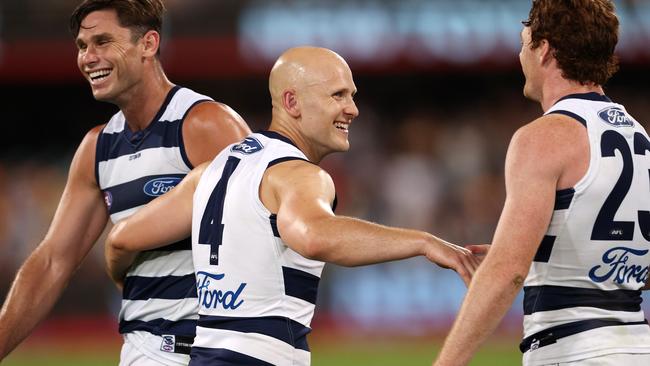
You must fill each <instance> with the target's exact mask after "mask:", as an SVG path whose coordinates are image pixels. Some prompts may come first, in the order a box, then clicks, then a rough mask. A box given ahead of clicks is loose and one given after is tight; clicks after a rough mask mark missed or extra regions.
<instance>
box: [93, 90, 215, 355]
mask: <svg viewBox="0 0 650 366" xmlns="http://www.w3.org/2000/svg"><path fill="white" fill-rule="evenodd" d="M208 100H211V99H210V98H209V97H206V96H204V95H200V94H197V93H195V92H194V91H192V90H189V89H186V88H181V87H178V86H175V87H174V88H173V89H172V90H171V91H170V92H169V94H168V95H167V98H166V99H165V101H164V103H163V105H162V106H161V108H160V110H159V111H158V113H157V115H156V116H155V117H154V119H153V121H152V122H151V124H150V125H149V126H147V128H146V129H144V130H142V131H138V132H135V133H134V132H132V131H130V129H129V128H128V125H127V124H126V121H125V117H124V115H123V114H122V112H121V111H120V112H118V113H117V114H115V115H114V116H113V117H112V118H111V120H110V121H109V122H108V124H107V125H106V126H105V127H104V129H103V130H102V132H101V134H100V135H99V137H98V140H97V150H96V151H97V152H96V179H97V182H99V187H100V189H101V190H102V191H103V193H104V198H105V201H106V205H107V207H108V211H109V214H110V217H111V220H112V221H113V222H114V223H115V222H118V221H120V220H122V219H124V218H126V217H128V216H130V215H132V214H133V213H134V212H136V211H137V210H138V209H139V208H140V207H142V206H143V205H145V204H146V203H148V202H149V201H151V200H153V199H154V198H156V197H157V196H160V195H162V194H163V193H165V192H167V191H169V190H170V189H172V188H173V187H174V186H176V184H178V182H180V181H181V179H183V177H185V175H186V174H187V173H188V172H189V171H190V170H191V168H192V166H191V163H190V162H189V160H188V158H187V156H186V154H185V149H184V147H183V138H182V125H183V120H184V119H185V116H186V115H187V113H188V112H189V110H190V109H191V108H192V107H193V106H194V105H196V104H198V103H201V102H204V101H208ZM122 295H123V299H122V308H121V311H120V333H123V334H127V337H134V338H135V339H132V340H131V341H132V342H131V343H133V344H134V345H140V346H141V347H140V348H141V349H140V350H141V351H142V352H143V353H145V354H147V355H148V356H150V357H152V358H154V359H157V360H159V361H160V362H164V361H163V360H160V358H161V357H162V358H163V359H169V358H171V359H174V360H178V359H179V358H183V357H184V358H185V363H186V362H187V360H188V358H187V357H188V356H187V355H181V354H173V353H172V354H162V356H160V350H161V345H160V340H157V341H153V342H152V341H151V340H148V339H146V338H147V337H149V336H150V335H151V334H154V335H158V336H161V335H174V336H176V337H183V338H185V339H188V338H189V339H190V340H191V338H192V337H194V334H195V328H196V319H197V317H198V315H197V302H196V289H195V280H194V269H193V266H192V261H191V241H190V238H187V239H186V240H183V241H181V242H178V243H175V244H172V245H169V246H167V247H163V248H160V249H156V250H150V251H146V252H142V253H140V254H139V255H138V257H137V259H136V261H135V263H134V265H133V266H132V267H131V269H130V270H129V272H128V274H127V277H126V279H125V282H124V291H123V294H122ZM152 343H153V344H156V343H157V345H156V346H155V349H147V348H153V347H154V346H146V344H152ZM188 350H189V348H188Z"/></svg>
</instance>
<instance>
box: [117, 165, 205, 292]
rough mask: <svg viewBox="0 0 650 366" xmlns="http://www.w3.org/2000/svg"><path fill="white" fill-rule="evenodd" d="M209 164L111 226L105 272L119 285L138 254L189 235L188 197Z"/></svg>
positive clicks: (201, 166) (193, 171)
mask: <svg viewBox="0 0 650 366" xmlns="http://www.w3.org/2000/svg"><path fill="white" fill-rule="evenodd" d="M208 164H209V163H203V164H201V165H199V166H198V167H196V168H195V169H194V170H192V171H191V172H190V173H189V174H188V175H187V176H185V178H184V179H183V180H182V181H181V182H180V183H179V184H178V185H177V186H176V187H174V189H172V190H171V191H169V192H167V193H165V194H164V195H162V196H160V197H158V198H156V199H154V200H153V201H151V202H149V203H148V204H147V205H146V206H144V207H143V208H142V209H140V210H138V212H136V213H135V214H133V215H132V216H130V217H128V218H127V219H125V220H122V221H120V222H119V223H117V225H115V227H113V229H112V230H111V232H110V233H109V235H108V237H107V239H106V247H105V250H106V253H105V254H106V255H105V259H106V269H107V271H108V274H109V276H110V277H111V278H112V279H113V281H115V283H117V284H118V286H119V285H121V284H122V282H123V280H124V277H125V276H126V273H127V271H128V269H129V267H130V266H131V264H132V263H133V260H134V258H135V255H136V254H137V253H138V252H141V251H143V250H148V249H155V248H159V247H162V246H165V245H168V244H171V243H174V242H177V241H180V240H182V239H184V238H187V237H188V236H190V234H191V233H192V201H193V200H192V197H193V195H194V191H195V189H196V185H197V184H198V181H199V178H201V174H203V171H204V170H205V168H206V167H207V166H208Z"/></svg>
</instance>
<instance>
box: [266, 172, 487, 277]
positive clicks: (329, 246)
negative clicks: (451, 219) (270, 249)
mask: <svg viewBox="0 0 650 366" xmlns="http://www.w3.org/2000/svg"><path fill="white" fill-rule="evenodd" d="M260 197H261V199H262V202H264V204H265V205H266V207H267V208H269V210H270V211H272V212H277V216H278V219H277V223H278V231H279V232H280V235H281V236H282V239H283V240H284V241H285V242H286V243H287V245H288V246H289V247H291V248H292V249H293V250H295V251H296V252H298V253H300V254H301V255H302V256H304V257H306V258H311V259H317V260H321V261H325V262H331V263H336V264H340V265H344V266H358V265H364V264H372V263H379V262H386V261H391V260H397V259H403V258H409V257H414V256H418V255H425V256H427V257H428V258H429V259H430V260H431V261H433V262H435V263H437V264H439V265H440V266H442V267H445V268H453V269H455V270H456V271H458V273H459V274H460V275H461V277H462V278H463V280H464V281H465V282H466V283H468V282H469V280H470V277H471V274H472V273H473V272H474V270H475V268H476V266H477V265H478V263H477V260H476V258H474V257H473V256H472V255H471V254H470V252H469V250H467V249H464V248H462V247H459V246H456V245H453V244H450V243H447V242H445V241H443V240H440V239H438V238H436V237H434V236H433V235H430V234H427V233H424V232H421V231H416V230H407V229H399V228H392V227H387V226H383V225H378V224H374V223H371V222H368V221H364V220H359V219H355V218H351V217H345V216H336V215H334V213H333V212H332V209H331V202H332V201H333V199H334V183H333V182H332V179H331V177H330V176H329V175H328V174H327V173H325V172H324V171H323V170H322V169H320V168H319V167H317V166H315V165H312V164H310V163H307V162H304V161H289V162H285V163H281V164H278V165H275V166H273V167H271V168H269V169H268V170H267V172H266V174H265V176H264V179H263V182H262V187H261V189H260Z"/></svg>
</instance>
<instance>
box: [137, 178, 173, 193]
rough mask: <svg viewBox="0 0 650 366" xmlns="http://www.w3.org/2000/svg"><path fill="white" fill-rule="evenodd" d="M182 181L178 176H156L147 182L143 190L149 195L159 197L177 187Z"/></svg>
mask: <svg viewBox="0 0 650 366" xmlns="http://www.w3.org/2000/svg"><path fill="white" fill-rule="evenodd" d="M180 181H181V178H176V177H164V178H156V179H152V180H150V181H148V182H147V183H145V185H144V188H143V189H142V190H143V191H144V193H145V194H146V195H147V196H152V197H158V196H162V195H163V194H165V193H167V192H169V191H170V190H171V189H172V188H174V187H176V185H177V184H178V182H180Z"/></svg>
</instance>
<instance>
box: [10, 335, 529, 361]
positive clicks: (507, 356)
mask: <svg viewBox="0 0 650 366" xmlns="http://www.w3.org/2000/svg"><path fill="white" fill-rule="evenodd" d="M516 342H517V341H516V340H515V339H512V340H511V341H508V342H506V341H505V340H504V341H500V342H499V343H490V344H487V345H485V346H484V347H483V348H482V349H481V352H480V353H479V354H478V355H477V357H476V358H475V359H474V361H473V362H472V363H471V365H474V366H492V365H494V366H497V365H498V366H509V365H520V364H521V354H520V353H519V352H518V351H517V349H516ZM439 347H440V342H439V341H432V342H431V344H429V343H428V342H425V341H423V340H417V341H413V342H406V341H404V340H398V341H394V342H390V341H385V340H384V341H381V342H369V341H368V342H366V341H363V342H359V341H349V340H348V341H331V340H328V341H317V342H312V365H313V366H353V365H354V366H360V365H372V366H389V365H390V366H394V365H399V366H411V365H413V366H415V365H431V361H432V360H433V357H434V355H435V354H436V353H437V352H438V349H439ZM118 353H119V345H118V344H116V343H114V342H111V344H109V345H106V346H105V347H102V346H101V345H97V344H93V345H85V346H83V345H82V346H80V347H78V349H76V348H75V349H74V350H73V348H72V347H71V346H70V345H59V346H53V345H43V344H41V345H29V344H28V345H25V346H22V347H21V348H19V349H18V350H16V352H14V353H13V354H12V355H11V356H10V357H9V358H7V359H6V361H5V362H3V363H2V365H3V366H42V365H48V366H82V365H89V366H104V365H117V361H118Z"/></svg>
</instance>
